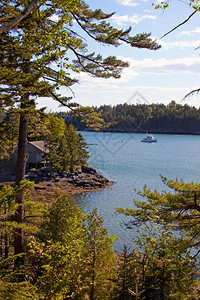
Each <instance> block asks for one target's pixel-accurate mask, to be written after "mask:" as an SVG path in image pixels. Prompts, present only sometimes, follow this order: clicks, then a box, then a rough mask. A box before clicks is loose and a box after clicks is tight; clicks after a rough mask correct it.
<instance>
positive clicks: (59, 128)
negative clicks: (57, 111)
mask: <svg viewBox="0 0 200 300" xmlns="http://www.w3.org/2000/svg"><path fill="white" fill-rule="evenodd" d="M49 132H50V134H49V135H48V136H47V137H46V141H47V147H48V149H49V153H48V154H47V155H46V156H47V158H48V159H49V162H50V165H51V166H52V167H53V168H55V169H58V170H62V171H65V170H71V171H74V170H75V169H76V168H77V167H81V166H82V165H84V164H87V159H88V157H89V155H88V152H87V150H86V148H87V144H86V142H85V140H84V138H83V136H82V135H81V134H80V133H76V130H75V128H74V126H73V125H70V126H69V127H68V128H67V127H66V124H65V122H64V120H63V119H59V118H57V117H55V118H53V119H52V122H51V123H50V126H49Z"/></svg>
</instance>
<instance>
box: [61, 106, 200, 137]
mask: <svg viewBox="0 0 200 300" xmlns="http://www.w3.org/2000/svg"><path fill="white" fill-rule="evenodd" d="M94 110H95V111H96V112H98V113H99V114H100V116H101V117H102V118H103V120H104V122H105V125H104V126H103V128H102V129H101V130H105V131H119V132H120V131H122V132H126V131H128V132H152V133H157V132H160V133H200V109H197V108H195V107H190V106H189V105H187V104H185V105H181V104H176V103H175V102H174V101H172V102H171V103H169V104H168V105H164V104H151V105H147V104H136V105H134V104H132V105H129V104H126V103H125V104H118V105H116V106H113V107H111V106H109V105H104V106H100V107H99V108H97V107H95V108H94ZM66 123H67V125H69V124H73V125H74V126H75V127H76V128H77V129H79V130H85V129H86V125H85V123H84V122H83V121H82V120H81V118H80V117H79V116H76V115H75V114H74V113H70V114H69V115H68V116H66Z"/></svg>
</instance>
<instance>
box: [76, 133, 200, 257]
mask: <svg viewBox="0 0 200 300" xmlns="http://www.w3.org/2000/svg"><path fill="white" fill-rule="evenodd" d="M81 133H82V135H83V136H84V138H85V140H86V142H87V143H88V150H89V154H90V158H89V164H90V165H91V166H92V167H94V168H95V169H96V170H97V171H98V173H100V174H102V175H103V176H105V177H106V178H108V179H109V180H112V181H114V182H115V184H114V185H113V186H112V187H110V188H109V189H107V190H103V191H99V192H95V193H89V194H85V195H79V196H77V198H76V200H77V204H78V205H79V206H80V207H81V208H83V210H84V212H86V213H89V212H90V211H91V210H92V209H93V207H97V209H98V212H99V214H100V215H101V216H102V217H103V219H104V225H105V227H106V228H107V230H108V233H109V234H115V235H116V236H118V238H119V239H118V241H117V242H115V243H114V245H113V246H114V248H115V250H116V251H121V250H122V249H123V245H124V244H126V245H128V246H129V247H130V248H131V247H132V246H133V238H134V236H135V230H136V229H134V228H133V229H127V228H126V226H125V225H124V223H125V222H127V220H128V218H127V217H126V216H123V215H119V214H116V213H115V208H116V207H123V208H126V207H128V208H133V207H134V205H133V198H136V199H139V197H138V196H137V194H136V193H135V191H134V189H137V190H142V188H143V186H144V185H145V184H146V185H147V187H148V188H150V189H152V190H154V189H157V190H158V191H161V190H162V189H167V188H166V186H165V185H164V184H163V182H162V180H161V178H160V174H161V175H163V176H165V177H167V179H174V180H175V179H176V178H178V179H180V178H182V179H183V180H184V181H185V182H191V181H194V182H197V183H199V182H200V136H197V135H168V134H156V135H154V137H155V138H157V139H158V142H157V143H141V139H142V138H144V137H145V136H146V135H145V134H134V133H110V132H81Z"/></svg>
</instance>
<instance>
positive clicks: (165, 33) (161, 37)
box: [161, 10, 197, 39]
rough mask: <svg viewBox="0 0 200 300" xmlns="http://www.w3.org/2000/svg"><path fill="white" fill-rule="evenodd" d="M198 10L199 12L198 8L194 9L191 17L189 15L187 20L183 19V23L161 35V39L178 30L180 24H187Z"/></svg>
mask: <svg viewBox="0 0 200 300" xmlns="http://www.w3.org/2000/svg"><path fill="white" fill-rule="evenodd" d="M196 12H197V11H196V10H195V11H193V13H192V14H191V15H189V17H188V18H187V19H186V20H185V21H183V22H182V23H180V24H178V25H177V26H176V27H174V28H173V29H171V30H170V31H168V32H167V33H165V34H164V35H163V36H161V39H162V38H164V37H165V36H166V35H168V34H170V33H171V32H172V31H174V30H176V29H177V28H179V27H180V26H182V25H183V24H185V23H186V22H188V21H189V19H190V18H191V17H192V16H193V15H194V14H196Z"/></svg>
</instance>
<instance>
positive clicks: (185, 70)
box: [120, 57, 200, 75]
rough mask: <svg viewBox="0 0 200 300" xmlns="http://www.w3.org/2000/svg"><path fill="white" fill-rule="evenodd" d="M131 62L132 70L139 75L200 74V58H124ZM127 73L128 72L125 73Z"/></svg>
mask: <svg viewBox="0 0 200 300" xmlns="http://www.w3.org/2000/svg"><path fill="white" fill-rule="evenodd" d="M120 59H124V60H127V61H129V63H130V67H129V73H130V69H132V70H133V71H134V73H138V74H140V75H141V74H151V75H169V74H173V75H174V74H179V75H180V74H199V70H200V57H186V58H179V59H166V58H159V59H151V58H147V59H144V60H140V61H139V60H134V59H131V58H123V57H120ZM124 72H126V70H125V71H124Z"/></svg>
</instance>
